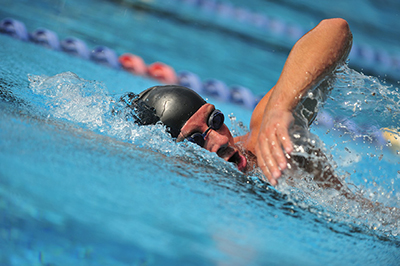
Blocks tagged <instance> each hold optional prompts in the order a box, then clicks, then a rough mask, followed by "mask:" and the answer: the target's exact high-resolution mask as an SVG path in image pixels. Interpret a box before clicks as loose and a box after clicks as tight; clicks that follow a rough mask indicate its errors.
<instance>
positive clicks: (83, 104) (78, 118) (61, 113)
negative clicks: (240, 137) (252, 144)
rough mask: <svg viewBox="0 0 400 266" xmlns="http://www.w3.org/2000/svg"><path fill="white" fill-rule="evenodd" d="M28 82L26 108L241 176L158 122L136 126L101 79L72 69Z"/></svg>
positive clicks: (230, 166)
mask: <svg viewBox="0 0 400 266" xmlns="http://www.w3.org/2000/svg"><path fill="white" fill-rule="evenodd" d="M29 81H30V85H29V88H30V89H31V92H32V93H33V94H31V95H29V97H27V96H25V100H26V101H27V102H29V103H30V106H29V108H32V107H34V108H35V109H36V112H37V113H41V114H42V115H43V116H45V117H48V118H52V119H53V118H55V119H62V120H65V121H68V122H72V123H74V124H78V125H79V126H80V127H82V128H86V129H89V130H90V131H94V132H96V133H99V134H103V135H106V136H109V137H112V138H115V139H117V140H119V141H123V142H127V143H130V144H133V145H135V146H136V147H141V148H145V149H149V150H152V151H156V152H158V153H161V154H164V155H166V156H171V157H175V158H178V159H180V160H183V161H186V162H190V163H192V164H193V165H207V166H208V168H211V169H214V170H216V171H220V172H222V173H229V174H230V175H232V176H240V175H242V174H241V173H240V172H238V170H237V169H236V168H235V167H234V166H233V165H230V164H227V163H226V162H225V161H224V160H222V159H221V158H219V157H218V156H217V155H216V154H213V153H209V152H206V151H205V150H204V149H202V148H200V147H198V146H197V145H194V144H192V143H190V142H187V141H185V142H182V143H179V144H178V145H177V143H176V142H175V141H174V140H173V139H172V138H171V137H170V135H169V134H168V133H166V129H165V126H164V125H162V124H161V123H158V124H156V125H149V126H138V125H137V124H136V123H134V121H133V120H132V119H130V118H131V117H132V115H131V113H132V112H133V110H132V109H130V108H127V107H126V105H125V104H123V102H121V101H120V97H121V96H122V94H121V95H119V94H118V95H109V94H108V93H107V89H106V87H105V86H104V84H103V83H101V82H98V81H88V80H85V79H82V78H80V77H78V76H77V75H75V74H74V73H72V72H65V73H60V74H58V75H55V76H52V77H47V76H36V75H30V76H29ZM32 105H33V106H32Z"/></svg>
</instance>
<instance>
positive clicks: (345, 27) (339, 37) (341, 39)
mask: <svg viewBox="0 0 400 266" xmlns="http://www.w3.org/2000/svg"><path fill="white" fill-rule="evenodd" d="M319 26H320V27H322V28H325V30H327V31H329V32H330V33H331V36H334V38H335V40H336V43H337V44H338V47H342V48H343V49H342V58H341V61H344V60H346V58H347V56H348V55H349V53H350V50H351V47H352V44H353V35H352V33H351V30H350V26H349V23H347V21H346V20H345V19H342V18H331V19H325V20H322V21H321V23H320V24H319Z"/></svg>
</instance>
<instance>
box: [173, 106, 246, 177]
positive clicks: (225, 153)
mask: <svg viewBox="0 0 400 266" xmlns="http://www.w3.org/2000/svg"><path fill="white" fill-rule="evenodd" d="M214 110H215V106H214V105H212V104H209V103H207V104H205V105H203V106H202V107H201V108H200V109H199V110H197V112H196V113H195V114H194V115H192V116H191V117H190V118H189V120H188V121H187V122H186V124H185V125H184V126H183V127H182V129H181V132H180V134H179V136H178V138H177V141H183V140H184V139H186V138H189V137H191V136H192V135H193V134H194V133H201V134H203V133H204V132H206V131H207V129H209V127H210V126H209V125H208V120H209V117H210V115H211V114H212V113H213V111H214ZM202 147H203V148H205V149H206V150H208V151H210V152H215V153H216V154H217V155H218V156H219V157H221V158H222V159H224V160H225V161H227V162H232V163H235V165H236V166H237V167H238V169H239V170H240V171H242V172H244V171H245V170H246V166H247V160H246V158H245V157H244V156H243V154H242V153H241V152H240V151H239V150H238V148H237V147H236V146H235V142H234V139H233V136H232V134H231V132H230V131H229V129H228V127H227V126H226V125H225V124H223V125H222V126H221V127H220V128H219V129H210V130H208V132H207V134H205V136H204V145H203V146H202Z"/></svg>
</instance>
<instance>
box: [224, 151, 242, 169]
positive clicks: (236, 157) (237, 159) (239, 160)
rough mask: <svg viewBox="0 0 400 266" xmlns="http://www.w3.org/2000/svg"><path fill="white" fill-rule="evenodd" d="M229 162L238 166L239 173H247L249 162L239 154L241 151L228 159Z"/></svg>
mask: <svg viewBox="0 0 400 266" xmlns="http://www.w3.org/2000/svg"><path fill="white" fill-rule="evenodd" d="M228 162H231V163H234V164H236V166H237V168H238V169H239V171H241V172H245V171H246V166H247V160H246V158H245V157H244V156H243V155H241V154H240V153H239V151H236V152H235V153H233V154H232V156H231V157H230V158H229V159H228Z"/></svg>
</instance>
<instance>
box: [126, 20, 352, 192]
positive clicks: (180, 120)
mask: <svg viewBox="0 0 400 266" xmlns="http://www.w3.org/2000/svg"><path fill="white" fill-rule="evenodd" d="M351 45H352V34H351V31H350V29H349V26H348V24H347V22H346V21H345V20H343V19H339V18H335V19H327V20H323V21H321V22H320V23H319V24H318V25H317V26H316V27H315V28H314V29H312V30H311V31H309V32H308V33H307V34H305V35H304V36H303V37H302V38H301V39H299V40H298V41H297V42H296V44H295V45H294V46H293V48H292V50H291V52H290V54H289V56H288V58H287V60H286V63H285V65H284V67H283V70H282V73H281V75H280V77H279V79H278V81H277V83H276V85H275V86H274V87H273V88H272V89H271V90H269V92H268V93H267V94H266V95H265V96H264V97H263V98H262V99H261V101H260V102H259V103H258V105H257V106H256V108H255V109H254V111H253V113H252V116H251V120H250V132H249V133H248V134H246V135H244V136H239V137H235V138H234V137H233V136H232V134H231V132H230V131H229V129H228V127H227V126H226V125H225V124H224V115H223V113H222V112H221V111H219V110H218V109H216V107H215V106H214V105H212V104H209V103H207V102H206V101H205V100H204V99H203V98H202V97H200V96H199V95H198V94H197V93H196V92H194V91H192V90H190V89H188V88H185V87H181V86H177V85H164V86H155V87H152V88H149V89H147V90H145V91H143V92H142V93H140V94H139V95H136V96H134V95H133V94H129V95H128V98H127V99H125V101H126V103H127V104H128V105H129V107H131V108H135V109H137V107H138V105H142V106H146V107H147V109H146V110H147V111H149V112H141V113H139V116H140V119H141V120H142V121H141V123H142V124H155V123H156V122H157V121H161V122H162V123H163V124H164V125H166V127H167V130H168V132H169V133H170V134H171V136H172V137H173V138H175V139H176V141H178V142H179V141H184V140H188V141H191V142H194V143H196V144H198V145H199V146H201V147H203V148H204V149H207V150H208V151H210V152H215V153H216V154H217V155H218V156H219V157H221V158H222V159H224V160H225V161H228V162H232V163H234V164H235V165H236V166H237V168H238V169H239V170H240V171H242V172H246V171H247V170H249V169H250V168H251V166H252V165H253V164H254V165H256V166H258V167H259V168H260V169H261V170H262V172H263V174H264V175H265V177H266V179H267V180H268V181H269V183H270V184H271V185H273V186H275V185H277V184H278V180H279V178H280V177H281V175H282V171H284V170H285V169H286V168H287V164H288V160H289V161H290V160H292V158H290V154H291V153H292V152H293V149H294V146H293V143H292V141H291V138H290V137H289V128H290V126H292V125H293V124H295V123H296V118H295V116H294V111H295V109H296V107H297V106H298V105H299V103H301V102H303V100H304V98H305V97H304V96H306V95H307V93H308V92H309V91H311V90H313V89H314V88H316V87H318V86H321V84H323V83H324V81H325V80H326V79H327V77H329V76H330V74H332V73H333V71H334V70H335V69H336V68H337V66H339V65H340V64H343V63H344V62H345V60H346V58H347V56H348V54H349V51H350V49H351ZM260 67H262V66H260ZM305 105H307V103H305ZM310 106H311V107H310V108H309V110H311V111H310V112H311V115H309V116H307V119H308V123H307V124H310V123H311V122H312V120H313V118H314V117H315V113H313V112H314V111H313V107H312V104H310ZM314 107H315V106H314ZM150 111H151V112H154V111H155V116H154V115H151V114H150V113H151V112H150ZM297 123H298V124H301V123H300V122H297ZM317 152H318V151H317ZM300 161H301V164H303V166H304V168H310V167H307V160H304V159H302V160H300ZM308 171H310V172H315V171H316V168H315V167H311V169H308ZM332 171H333V170H332ZM322 175H327V176H326V177H321V178H323V179H324V180H327V179H331V177H332V176H334V175H333V174H332V172H331V171H325V172H324V173H323V174H322ZM335 180H336V178H335ZM333 183H334V184H336V185H337V186H338V187H337V189H341V187H342V186H341V184H340V182H339V181H338V180H337V181H334V182H333Z"/></svg>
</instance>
